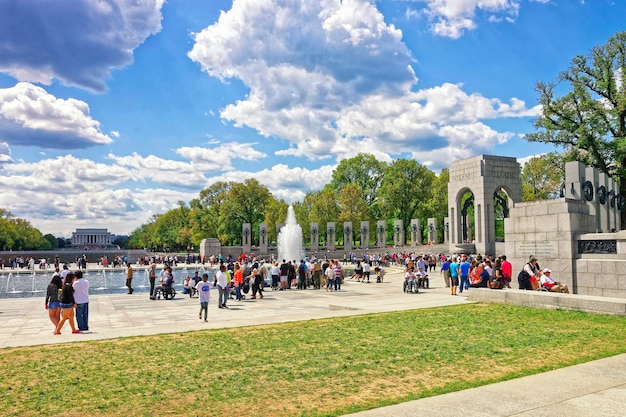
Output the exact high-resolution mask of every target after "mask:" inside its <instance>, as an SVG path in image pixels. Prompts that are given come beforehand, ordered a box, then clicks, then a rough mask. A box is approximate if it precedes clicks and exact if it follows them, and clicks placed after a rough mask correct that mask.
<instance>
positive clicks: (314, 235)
mask: <svg viewBox="0 0 626 417" xmlns="http://www.w3.org/2000/svg"><path fill="white" fill-rule="evenodd" d="M310 231H311V252H317V250H318V249H319V246H320V230H319V227H318V224H317V223H311V229H310Z"/></svg>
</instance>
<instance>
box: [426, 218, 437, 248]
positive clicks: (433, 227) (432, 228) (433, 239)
mask: <svg viewBox="0 0 626 417" xmlns="http://www.w3.org/2000/svg"><path fill="white" fill-rule="evenodd" d="M438 235H439V233H438V231H437V219H435V218H434V217H429V218H428V243H438V240H439V236H438Z"/></svg>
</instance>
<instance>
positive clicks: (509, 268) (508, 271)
mask: <svg viewBox="0 0 626 417" xmlns="http://www.w3.org/2000/svg"><path fill="white" fill-rule="evenodd" d="M500 259H501V260H502V263H501V264H500V269H501V270H502V275H504V283H505V285H506V287H507V288H511V276H512V274H513V265H511V262H509V261H507V260H506V255H502V256H501V257H500Z"/></svg>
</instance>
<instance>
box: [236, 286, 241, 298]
mask: <svg viewBox="0 0 626 417" xmlns="http://www.w3.org/2000/svg"><path fill="white" fill-rule="evenodd" d="M235 295H236V298H237V301H241V287H235Z"/></svg>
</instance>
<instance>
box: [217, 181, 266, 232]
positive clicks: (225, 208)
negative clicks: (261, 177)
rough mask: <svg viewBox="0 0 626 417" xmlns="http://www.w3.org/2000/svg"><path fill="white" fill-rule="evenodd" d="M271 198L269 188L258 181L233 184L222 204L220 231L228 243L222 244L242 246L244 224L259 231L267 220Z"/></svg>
mask: <svg viewBox="0 0 626 417" xmlns="http://www.w3.org/2000/svg"><path fill="white" fill-rule="evenodd" d="M271 198H272V195H271V194H270V192H269V190H268V189H267V187H265V186H264V185H262V184H261V183H259V181H257V180H256V179H253V178H249V179H247V180H245V181H244V182H243V184H242V183H235V184H233V185H232V186H231V187H230V190H229V191H228V198H227V199H226V201H224V202H223V203H222V204H221V213H220V226H219V231H220V232H221V233H222V236H224V237H226V242H222V243H229V244H240V243H241V230H242V229H241V226H242V224H244V223H250V225H251V227H252V230H258V227H259V225H260V224H261V223H262V222H263V221H264V220H265V206H266V205H267V203H268V202H269V201H270V200H271ZM220 240H221V239H220Z"/></svg>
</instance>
